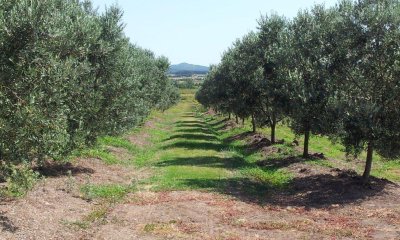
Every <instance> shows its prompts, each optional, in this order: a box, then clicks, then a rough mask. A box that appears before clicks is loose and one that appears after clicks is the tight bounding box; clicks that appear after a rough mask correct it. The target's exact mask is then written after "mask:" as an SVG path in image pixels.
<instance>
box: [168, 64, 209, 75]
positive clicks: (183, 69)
mask: <svg viewBox="0 0 400 240" xmlns="http://www.w3.org/2000/svg"><path fill="white" fill-rule="evenodd" d="M208 71H209V67H205V66H200V65H193V64H189V63H180V64H176V65H171V67H170V68H169V74H174V75H180V76H191V75H193V74H207V73H208Z"/></svg>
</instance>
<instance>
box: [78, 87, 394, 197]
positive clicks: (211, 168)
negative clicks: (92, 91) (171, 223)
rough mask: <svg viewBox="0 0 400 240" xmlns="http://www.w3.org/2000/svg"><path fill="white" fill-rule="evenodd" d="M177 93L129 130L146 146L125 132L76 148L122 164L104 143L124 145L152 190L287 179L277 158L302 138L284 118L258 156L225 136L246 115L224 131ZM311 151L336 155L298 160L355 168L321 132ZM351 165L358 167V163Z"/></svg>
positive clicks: (263, 185) (381, 167)
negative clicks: (148, 172)
mask: <svg viewBox="0 0 400 240" xmlns="http://www.w3.org/2000/svg"><path fill="white" fill-rule="evenodd" d="M182 98H183V100H182V101H181V102H180V103H179V104H178V105H176V106H174V107H172V108H171V109H169V110H167V111H165V112H163V113H161V112H157V111H154V112H152V113H151V115H150V116H149V118H148V121H150V122H151V123H152V124H150V125H149V126H147V125H146V126H145V127H138V128H135V129H134V130H132V131H131V132H130V133H129V134H139V133H141V132H145V133H146V135H147V137H148V139H147V141H148V142H149V143H148V144H147V145H146V146H144V147H138V146H135V145H133V144H132V143H131V142H129V141H128V140H127V138H126V137H124V136H119V137H115V136H114V137H102V138H100V139H99V140H98V143H97V145H96V146H95V147H94V148H91V149H87V150H85V151H82V152H81V153H80V154H82V155H83V156H88V157H97V158H100V159H102V160H103V161H104V162H106V163H107V164H127V163H123V162H121V160H120V159H118V158H117V157H116V156H114V155H113V154H112V153H110V152H109V151H108V150H107V147H108V146H113V147H118V148H123V149H126V150H127V151H128V152H129V153H130V154H131V155H132V159H131V160H130V161H129V162H128V164H132V165H134V166H136V167H139V168H151V169H152V172H154V173H155V174H154V175H153V177H151V178H149V179H145V180H142V181H140V182H139V186H138V187H139V188H140V187H145V188H146V189H148V188H150V189H152V190H154V191H165V190H193V189H202V190H211V191H219V192H227V191H229V189H232V188H239V189H243V190H244V191H246V192H248V193H250V192H251V193H258V194H259V193H260V192H263V191H268V190H270V189H273V188H279V189H284V188H286V187H288V186H289V185H290V182H291V181H292V179H293V176H292V174H291V173H290V172H289V171H288V170H285V167H286V166H283V165H280V164H279V160H280V159H284V158H287V157H291V156H299V154H300V153H299V151H298V150H299V149H298V148H301V145H302V143H303V139H302V138H301V137H298V136H295V134H293V132H292V131H291V130H290V128H289V127H287V126H286V125H284V124H280V125H279V126H278V127H277V131H276V133H277V138H278V139H283V140H284V143H283V144H277V145H275V146H274V147H276V148H278V149H279V151H277V152H274V153H271V154H269V155H268V156H267V157H263V156H262V155H261V153H259V152H257V151H256V152H251V151H249V150H248V147H247V144H246V143H245V142H244V140H240V139H239V140H233V141H228V139H230V138H232V137H233V136H236V135H239V134H243V133H246V132H248V131H250V130H251V125H250V121H246V122H245V125H244V126H243V127H236V128H233V129H230V130H229V131H223V129H224V127H225V123H226V121H225V120H224V118H223V116H210V115H204V114H202V112H204V111H203V110H204V109H202V107H201V106H200V105H199V104H198V103H197V102H196V101H195V100H194V91H193V90H184V91H182ZM258 131H259V132H260V133H262V134H264V135H266V136H268V135H269V131H270V129H268V128H260V129H258ZM294 139H296V140H298V142H299V145H300V146H299V147H295V146H293V145H292V144H291V143H292V141H293V140H294ZM310 151H311V152H322V153H324V154H325V156H327V157H328V158H330V159H336V160H335V161H327V160H322V159H304V161H302V162H304V163H306V164H309V165H318V166H324V167H343V166H345V167H346V168H354V164H353V162H352V161H349V159H348V157H347V156H346V155H345V153H344V147H343V146H342V145H340V144H339V143H333V142H332V141H331V140H330V139H328V138H326V137H322V136H316V135H313V136H311V140H310ZM360 157H363V156H360ZM260 160H267V161H268V160H271V161H275V162H277V163H278V164H275V165H271V166H268V167H260V166H258V165H257V164H256V163H257V162H258V161H260ZM337 164H340V166H338V165H337ZM399 169H400V161H385V160H383V159H381V158H380V157H379V156H376V157H375V161H374V168H373V172H372V174H373V175H374V176H377V177H385V178H387V179H389V180H393V181H400V174H399ZM356 170H357V171H358V172H360V171H362V165H360V166H357V167H356ZM82 191H83V192H85V194H86V195H87V196H89V198H111V199H112V198H116V199H118V198H121V197H123V196H124V195H125V194H126V192H129V191H130V190H129V187H128V188H127V186H118V185H109V186H92V185H90V186H84V188H83V190H82Z"/></svg>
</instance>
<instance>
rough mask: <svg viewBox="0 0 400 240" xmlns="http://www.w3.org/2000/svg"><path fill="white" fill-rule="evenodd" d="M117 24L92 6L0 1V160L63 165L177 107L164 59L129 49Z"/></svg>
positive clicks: (52, 0)
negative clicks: (156, 111)
mask: <svg viewBox="0 0 400 240" xmlns="http://www.w3.org/2000/svg"><path fill="white" fill-rule="evenodd" d="M121 19H122V11H121V10H120V9H119V8H117V7H114V6H112V7H110V8H108V9H106V11H105V12H104V13H102V14H98V13H97V12H96V11H95V10H93V8H92V6H91V3H90V1H75V0H48V1H39V0H33V1H30V0H5V1H1V3H0V52H1V53H2V54H1V55H0V103H1V106H2V107H1V109H0V159H1V160H3V161H6V162H13V163H19V162H31V161H38V162H39V163H40V162H42V161H43V160H46V159H48V158H52V159H61V158H63V157H64V156H66V155H68V154H69V153H70V152H71V151H72V150H74V149H76V148H80V147H82V146H85V145H87V144H93V143H94V142H95V140H96V138H97V137H98V136H101V135H106V134H107V135H115V134H119V133H121V132H123V131H125V130H127V129H130V128H132V127H134V126H137V125H138V124H139V123H141V122H142V121H143V120H144V119H145V118H146V117H147V115H148V114H149V113H150V111H151V109H153V108H156V107H158V108H160V109H163V110H165V109H166V108H168V107H169V106H171V105H172V104H174V103H176V101H177V99H178V98H179V97H178V92H177V90H176V89H175V88H173V87H172V84H171V83H170V81H169V79H168V78H167V74H166V73H167V70H168V66H169V62H168V60H167V59H166V58H165V57H159V58H157V57H155V56H154V54H153V53H152V52H150V51H149V50H144V49H141V48H139V47H137V46H134V45H132V44H131V43H129V39H128V38H127V37H126V36H125V35H124V32H123V31H124V24H123V23H122V22H121Z"/></svg>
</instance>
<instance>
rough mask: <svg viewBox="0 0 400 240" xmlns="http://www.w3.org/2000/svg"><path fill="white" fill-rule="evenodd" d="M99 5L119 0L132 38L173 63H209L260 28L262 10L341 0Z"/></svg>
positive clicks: (97, 1)
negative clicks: (258, 26)
mask: <svg viewBox="0 0 400 240" xmlns="http://www.w3.org/2000/svg"><path fill="white" fill-rule="evenodd" d="M92 2H93V5H94V6H95V7H99V9H100V11H101V10H103V9H104V6H106V5H107V6H110V5H112V4H114V3H117V4H118V6H120V7H121V8H122V9H123V11H124V23H125V24H126V28H125V33H126V35H127V36H128V37H129V38H130V40H131V42H132V43H135V44H137V45H139V46H141V47H144V48H148V49H150V50H152V51H153V52H154V53H155V54H157V55H164V56H166V57H168V58H169V60H170V62H171V64H179V63H189V64H195V65H202V66H209V65H211V64H217V63H219V61H220V57H221V54H222V53H223V51H225V50H226V49H227V48H228V47H229V46H230V45H231V43H232V42H233V41H234V40H235V39H237V38H240V37H242V36H243V35H245V34H246V33H248V32H249V31H251V30H256V27H257V19H259V18H260V16H261V15H265V14H270V13H271V12H275V13H277V14H279V15H284V16H286V17H288V18H292V17H294V16H295V15H296V13H297V12H298V10H300V9H306V8H309V7H311V6H312V5H313V4H314V3H325V5H326V6H332V5H334V4H335V3H336V2H337V0H298V1H290V0H281V1H278V2H277V1H274V2H272V1H263V0H251V1H249V0H247V1H245V0H236V1H228V0H220V1H212V0H202V1H188V0H186V1H184V0H169V1H162V0H147V1H139V0H136V1H131V0H119V1H113V0H111V1H110V0H92Z"/></svg>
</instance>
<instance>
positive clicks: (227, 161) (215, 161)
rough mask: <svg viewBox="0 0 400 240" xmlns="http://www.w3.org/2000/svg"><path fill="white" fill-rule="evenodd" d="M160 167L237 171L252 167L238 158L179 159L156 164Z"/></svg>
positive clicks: (204, 157) (203, 157)
mask: <svg viewBox="0 0 400 240" xmlns="http://www.w3.org/2000/svg"><path fill="white" fill-rule="evenodd" d="M157 165H158V166H160V167H166V166H201V167H214V168H225V169H239V168H245V167H250V166H254V165H253V164H250V163H248V162H246V161H245V160H244V159H242V158H240V157H231V158H221V157H210V156H201V157H187V158H185V157H181V158H174V159H172V160H166V161H163V162H160V163H158V164H157Z"/></svg>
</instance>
